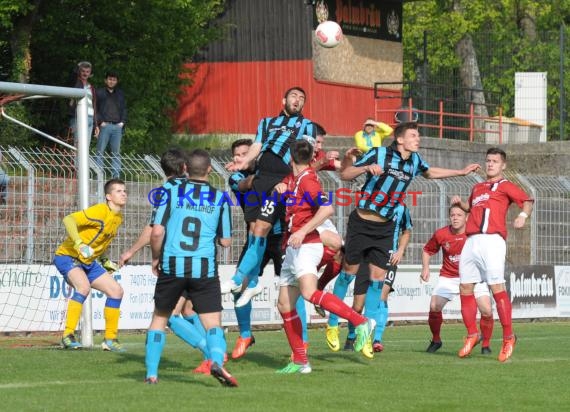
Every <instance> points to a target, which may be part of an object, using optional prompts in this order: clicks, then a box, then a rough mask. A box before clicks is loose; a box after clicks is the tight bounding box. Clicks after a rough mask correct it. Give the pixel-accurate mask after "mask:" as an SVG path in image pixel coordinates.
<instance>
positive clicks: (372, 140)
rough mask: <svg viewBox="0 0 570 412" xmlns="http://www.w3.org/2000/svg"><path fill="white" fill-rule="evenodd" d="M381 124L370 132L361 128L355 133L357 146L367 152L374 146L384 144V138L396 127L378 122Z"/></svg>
mask: <svg viewBox="0 0 570 412" xmlns="http://www.w3.org/2000/svg"><path fill="white" fill-rule="evenodd" d="M378 123H379V126H375V127H374V130H373V131H372V133H370V134H366V132H364V130H359V131H358V132H356V134H355V135H354V143H355V144H356V147H358V149H359V150H360V151H361V152H362V153H366V152H367V151H369V150H370V149H372V148H373V147H380V146H382V140H384V139H385V138H386V137H388V136H390V135H391V134H392V132H393V131H394V129H392V128H391V127H390V126H389V125H387V124H386V123H382V122H378Z"/></svg>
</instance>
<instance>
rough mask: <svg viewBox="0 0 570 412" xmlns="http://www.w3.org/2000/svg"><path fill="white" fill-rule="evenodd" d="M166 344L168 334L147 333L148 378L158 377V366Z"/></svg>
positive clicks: (160, 331)
mask: <svg viewBox="0 0 570 412" xmlns="http://www.w3.org/2000/svg"><path fill="white" fill-rule="evenodd" d="M165 343H166V333H165V332H164V331H162V330H149V331H147V333H146V357H145V364H146V377H147V378H150V377H158V364H159V363H160V356H161V355H162V349H163V348H164V344H165Z"/></svg>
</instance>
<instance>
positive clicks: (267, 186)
mask: <svg viewBox="0 0 570 412" xmlns="http://www.w3.org/2000/svg"><path fill="white" fill-rule="evenodd" d="M289 173H291V168H290V167H289V166H288V165H286V164H285V163H283V160H282V159H281V158H280V157H277V156H276V155H274V154H273V153H271V152H265V153H264V154H263V155H262V156H261V158H260V159H259V163H258V173H257V175H256V176H255V178H254V179H253V184H252V186H253V187H252V190H251V192H250V193H248V194H247V199H248V201H247V202H246V204H245V205H244V210H243V213H244V216H245V220H246V222H254V221H255V220H257V219H259V220H263V221H264V222H268V223H271V224H274V223H275V222H276V221H277V219H285V203H284V202H280V201H279V200H280V198H281V196H279V195H278V194H275V193H273V188H274V187H275V185H277V184H278V183H281V181H282V180H283V178H284V177H285V176H287V175H288V174H289ZM254 199H255V201H254Z"/></svg>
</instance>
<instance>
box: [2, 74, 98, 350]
mask: <svg viewBox="0 0 570 412" xmlns="http://www.w3.org/2000/svg"><path fill="white" fill-rule="evenodd" d="M0 92H4V93H11V94H25V95H28V96H34V95H39V96H56V97H67V98H72V99H78V102H77V111H76V116H77V133H78V139H77V140H78V153H77V159H78V160H79V164H78V165H76V168H77V169H78V170H77V191H78V192H79V207H80V208H81V209H87V208H88V207H89V146H88V144H87V143H88V141H89V136H88V135H87V127H88V123H87V122H88V118H87V97H86V92H85V90H84V89H79V88H75V87H57V86H43V85H37V84H26V83H9V82H0ZM86 315H87V316H86ZM91 318H92V315H91V294H89V295H88V296H87V299H86V300H85V302H84V304H83V321H82V322H81V339H82V342H81V343H82V344H83V346H85V347H92V346H93V328H92V320H91Z"/></svg>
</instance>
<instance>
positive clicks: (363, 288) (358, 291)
mask: <svg viewBox="0 0 570 412" xmlns="http://www.w3.org/2000/svg"><path fill="white" fill-rule="evenodd" d="M397 270H398V266H392V265H389V266H388V269H387V272H386V277H385V278H384V285H388V286H390V292H393V291H394V281H395V280H396V271H397ZM371 284H372V281H371V280H370V269H369V267H368V263H364V262H363V263H361V264H360V266H359V267H358V272H356V280H355V281H354V294H355V295H365V294H366V292H367V291H368V287H369V286H370V285H371Z"/></svg>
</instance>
